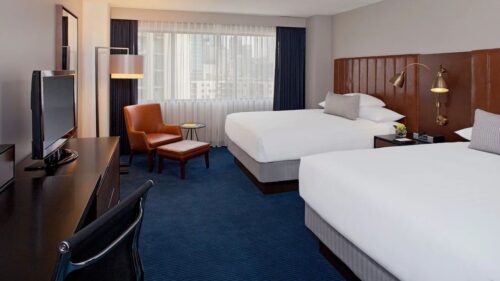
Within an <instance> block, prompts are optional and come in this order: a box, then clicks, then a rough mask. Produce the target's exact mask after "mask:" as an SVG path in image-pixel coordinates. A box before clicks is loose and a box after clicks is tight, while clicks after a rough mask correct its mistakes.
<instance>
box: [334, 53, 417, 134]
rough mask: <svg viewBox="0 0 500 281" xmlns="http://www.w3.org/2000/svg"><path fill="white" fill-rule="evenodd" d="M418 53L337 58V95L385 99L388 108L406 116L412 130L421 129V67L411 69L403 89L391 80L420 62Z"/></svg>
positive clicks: (407, 124)
mask: <svg viewBox="0 0 500 281" xmlns="http://www.w3.org/2000/svg"><path fill="white" fill-rule="evenodd" d="M418 59H419V56H418V55H397V56H378V57H360V58H345V59H336V60H335V62H334V79H333V80H334V82H333V86H334V89H333V90H334V92H335V93H337V94H346V93H366V94H369V95H373V96H375V97H377V98H379V99H381V100H383V101H384V102H385V103H386V105H387V108H390V109H393V110H395V111H397V112H399V113H401V114H403V115H405V116H406V118H405V120H404V122H405V124H406V126H407V127H408V131H409V132H414V131H418V126H419V124H418V120H419V119H418V104H419V102H418V93H419V91H418V87H419V83H418V76H419V72H418V69H417V67H415V66H411V67H409V68H408V69H407V78H406V84H405V86H404V87H403V88H402V89H400V88H396V87H394V86H393V85H391V84H390V83H389V79H390V78H391V77H392V76H394V75H395V74H396V72H399V71H401V70H402V69H403V68H404V67H405V66H406V65H408V64H410V63H414V62H418Z"/></svg>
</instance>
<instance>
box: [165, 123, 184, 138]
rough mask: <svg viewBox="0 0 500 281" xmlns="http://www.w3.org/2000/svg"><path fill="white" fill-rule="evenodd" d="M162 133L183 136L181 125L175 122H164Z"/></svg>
mask: <svg viewBox="0 0 500 281" xmlns="http://www.w3.org/2000/svg"><path fill="white" fill-rule="evenodd" d="M160 133H164V134H171V135H178V136H182V131H181V126H179V125H173V124H162V125H161V127H160Z"/></svg>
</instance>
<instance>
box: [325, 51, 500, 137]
mask: <svg viewBox="0 0 500 281" xmlns="http://www.w3.org/2000/svg"><path fill="white" fill-rule="evenodd" d="M415 62H420V63H424V64H426V65H428V66H429V67H430V68H431V70H430V71H429V70H427V69H426V68H423V67H419V66H411V67H409V68H407V79H406V84H405V86H404V87H403V89H399V88H394V87H393V86H392V85H391V84H390V83H389V79H390V78H391V77H392V76H393V75H394V74H395V73H396V72H399V71H401V70H402V69H403V68H404V67H405V66H406V65H408V64H411V63H415ZM441 64H442V65H443V66H444V67H445V68H446V69H447V70H448V73H447V74H445V79H446V82H447V84H448V87H449V88H450V92H449V93H447V94H443V95H441V96H440V101H441V114H442V115H444V116H445V117H447V118H448V124H447V125H446V126H438V125H437V124H436V122H435V118H436V106H435V94H434V93H431V92H430V88H431V85H432V82H433V80H434V78H435V77H436V75H437V72H438V70H439V65H441ZM334 67H335V76H334V91H335V92H336V93H339V94H345V93H352V92H363V93H367V94H370V95H373V96H376V97H377V98H380V99H382V100H383V101H384V102H385V103H386V104H387V107H388V108H390V109H393V110H395V111H397V112H400V113H401V114H404V115H405V116H407V117H406V118H405V120H404V121H403V122H404V123H406V125H407V126H408V129H409V132H421V133H428V134H431V135H444V136H445V137H446V140H448V141H457V140H462V139H461V138H460V137H459V136H457V135H456V134H455V133H454V132H455V131H456V130H459V129H463V128H466V127H470V126H472V124H473V117H474V110H475V109H476V108H480V109H483V110H486V111H489V112H493V113H497V114H500V49H491V50H479V51H473V52H460V53H444V54H429V55H398V56H379V57H362V58H344V59H337V60H335V66H334Z"/></svg>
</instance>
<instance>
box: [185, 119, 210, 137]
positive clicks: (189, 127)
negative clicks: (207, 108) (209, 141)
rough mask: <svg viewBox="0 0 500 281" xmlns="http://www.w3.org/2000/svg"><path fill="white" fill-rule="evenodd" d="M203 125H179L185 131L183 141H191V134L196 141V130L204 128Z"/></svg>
mask: <svg viewBox="0 0 500 281" xmlns="http://www.w3.org/2000/svg"><path fill="white" fill-rule="evenodd" d="M205 127H206V126H205V124H202V123H184V124H181V128H182V129H185V130H186V137H185V139H187V140H188V139H189V140H193V132H194V136H195V137H196V140H198V133H196V130H197V129H201V128H205Z"/></svg>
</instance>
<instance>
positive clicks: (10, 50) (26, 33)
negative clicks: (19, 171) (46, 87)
mask: <svg viewBox="0 0 500 281" xmlns="http://www.w3.org/2000/svg"><path fill="white" fill-rule="evenodd" d="M56 3H59V4H63V5H64V6H66V7H67V8H68V10H70V11H72V12H73V13H75V14H76V15H77V16H78V18H79V23H80V24H81V23H82V22H83V18H82V17H81V7H82V0H36V1H33V0H2V5H1V8H0V42H1V43H0V143H13V144H15V145H16V160H17V161H18V162H19V160H21V159H22V158H24V157H26V156H27V155H29V154H30V153H31V139H32V138H31V109H30V93H31V74H32V72H33V70H37V69H54V67H55V29H56V21H55V10H56V9H55V5H56Z"/></svg>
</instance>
